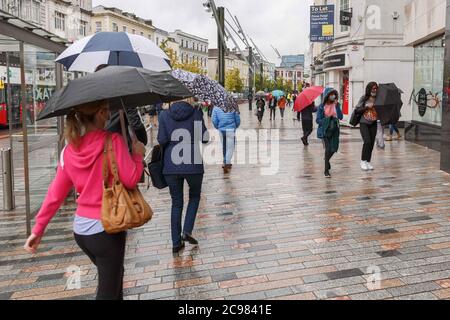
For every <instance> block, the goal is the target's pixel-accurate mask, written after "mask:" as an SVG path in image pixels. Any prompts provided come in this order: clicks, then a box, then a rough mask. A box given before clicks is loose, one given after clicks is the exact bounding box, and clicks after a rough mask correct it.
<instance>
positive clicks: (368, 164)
mask: <svg viewBox="0 0 450 320" xmlns="http://www.w3.org/2000/svg"><path fill="white" fill-rule="evenodd" d="M366 165H367V169H368V170H374V167H373V166H372V165H371V164H370V162H366Z"/></svg>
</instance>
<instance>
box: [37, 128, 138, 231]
mask: <svg viewBox="0 0 450 320" xmlns="http://www.w3.org/2000/svg"><path fill="white" fill-rule="evenodd" d="M106 134H107V132H106V131H104V130H97V131H93V132H90V133H88V134H86V135H85V136H83V137H82V138H81V142H80V146H79V148H78V149H76V148H74V147H73V146H71V145H68V146H67V147H66V149H65V151H64V153H63V159H62V161H61V163H60V164H59V165H58V169H57V172H56V177H55V179H54V180H53V182H52V183H51V185H50V187H49V190H48V193H47V196H46V198H45V200H44V203H43V204H42V207H41V210H40V211H39V213H38V214H37V216H36V225H35V226H34V228H33V233H34V234H35V235H37V236H41V235H43V234H44V231H45V228H46V227H47V225H48V223H49V222H50V220H51V219H52V218H53V216H54V215H55V214H56V212H57V211H58V210H59V208H60V207H61V205H62V203H63V202H64V200H65V198H66V197H67V194H68V193H69V191H70V190H71V189H72V187H74V186H75V190H76V192H77V193H78V194H79V195H80V196H79V198H78V200H77V204H78V206H77V210H76V215H78V216H80V217H85V218H90V219H96V220H101V207H102V194H103V176H102V165H103V163H102V161H103V148H104V145H105V140H106ZM112 142H113V148H114V154H115V156H116V161H117V166H118V170H119V178H120V181H121V182H122V184H123V185H124V186H125V187H126V188H129V189H133V188H135V187H136V186H137V184H138V182H139V180H140V178H141V176H142V172H143V170H144V167H143V164H142V161H143V158H142V156H140V155H137V154H134V155H132V156H131V155H130V154H129V152H128V149H127V147H126V145H125V142H124V140H123V138H122V136H121V135H119V134H117V133H113V134H112ZM110 179H112V177H111V176H110Z"/></svg>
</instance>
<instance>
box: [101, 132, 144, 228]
mask: <svg viewBox="0 0 450 320" xmlns="http://www.w3.org/2000/svg"><path fill="white" fill-rule="evenodd" d="M108 160H109V161H108ZM109 167H110V168H111V172H112V174H113V183H112V186H109ZM152 216H153V211H152V209H151V208H150V206H149V204H148V203H147V202H146V201H145V199H144V197H143V196H142V194H141V192H140V191H139V188H138V187H136V189H133V190H127V189H126V188H125V187H124V186H123V184H122V183H121V182H120V179H119V172H118V168H117V163H116V157H115V155H114V150H113V145H112V138H111V135H110V134H109V135H108V136H107V137H106V141H105V147H104V150H103V199H102V224H103V228H104V229H105V231H106V233H110V234H114V233H119V232H122V231H126V230H128V229H132V228H138V227H140V226H142V225H144V224H146V223H147V222H148V221H150V220H151V218H152Z"/></svg>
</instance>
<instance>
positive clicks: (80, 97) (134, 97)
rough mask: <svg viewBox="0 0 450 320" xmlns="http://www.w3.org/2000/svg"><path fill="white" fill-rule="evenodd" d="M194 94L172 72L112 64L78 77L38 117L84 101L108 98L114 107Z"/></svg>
mask: <svg viewBox="0 0 450 320" xmlns="http://www.w3.org/2000/svg"><path fill="white" fill-rule="evenodd" d="M191 96H192V94H191V92H189V90H188V89H186V87H185V86H183V84H182V83H181V82H179V81H178V80H177V79H175V78H174V77H172V75H170V74H167V73H161V72H154V71H149V70H146V69H141V68H133V67H123V66H120V67H119V66H111V67H108V68H105V69H103V70H101V71H98V72H96V73H93V74H89V75H87V76H85V77H83V78H79V79H75V80H72V81H70V82H69V84H68V85H67V86H66V87H65V88H63V89H61V90H59V91H57V92H56V93H55V94H54V95H53V96H52V97H51V98H50V100H49V101H48V102H47V104H46V106H45V108H44V109H43V110H42V112H41V113H40V114H39V117H38V120H43V119H48V118H53V117H59V116H63V115H66V114H68V113H69V112H70V110H72V109H73V108H75V107H77V106H80V105H83V104H85V103H90V102H95V101H102V100H108V101H109V105H110V109H111V110H118V109H120V108H122V107H125V108H136V107H140V106H145V105H151V104H156V103H160V102H172V101H177V100H182V99H185V98H188V97H191Z"/></svg>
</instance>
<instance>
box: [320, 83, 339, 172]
mask: <svg viewBox="0 0 450 320" xmlns="http://www.w3.org/2000/svg"><path fill="white" fill-rule="evenodd" d="M338 99H339V94H338V92H337V91H336V90H335V89H333V88H326V89H325V91H324V98H323V103H322V104H321V105H320V107H319V109H318V110H317V119H316V122H317V124H318V125H319V127H318V128H317V137H318V138H319V139H322V141H323V145H324V147H325V177H326V178H331V175H330V170H331V165H330V160H331V158H332V157H333V155H334V154H335V153H336V152H337V150H338V148H339V120H342V119H344V115H343V113H342V109H341V105H340V103H339V102H338Z"/></svg>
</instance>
